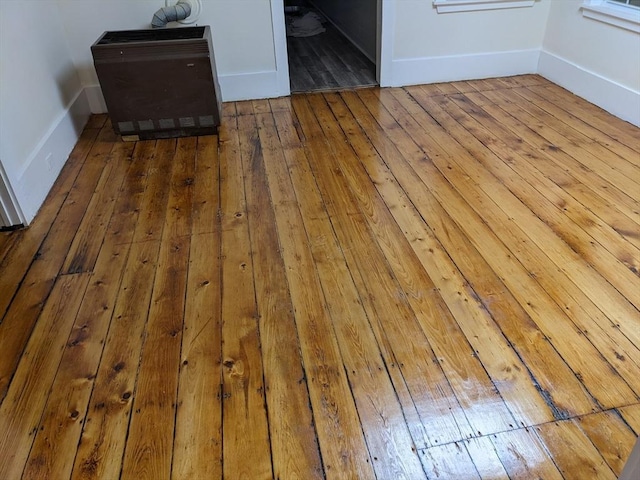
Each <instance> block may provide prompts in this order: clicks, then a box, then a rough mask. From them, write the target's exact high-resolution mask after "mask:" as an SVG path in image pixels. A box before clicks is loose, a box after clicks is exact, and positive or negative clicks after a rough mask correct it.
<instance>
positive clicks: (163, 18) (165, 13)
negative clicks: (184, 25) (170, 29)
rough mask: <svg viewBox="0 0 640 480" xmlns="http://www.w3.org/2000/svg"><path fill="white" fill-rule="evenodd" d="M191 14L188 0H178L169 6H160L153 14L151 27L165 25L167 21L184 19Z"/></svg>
mask: <svg viewBox="0 0 640 480" xmlns="http://www.w3.org/2000/svg"><path fill="white" fill-rule="evenodd" d="M189 15H191V4H190V3H189V1H188V0H178V3H176V4H175V5H171V6H169V7H162V8H160V9H158V11H157V12H156V13H154V14H153V19H152V20H151V27H152V28H162V27H166V26H167V23H169V22H176V21H178V20H184V19H185V18H187V17H188V16H189Z"/></svg>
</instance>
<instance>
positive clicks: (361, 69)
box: [284, 0, 381, 93]
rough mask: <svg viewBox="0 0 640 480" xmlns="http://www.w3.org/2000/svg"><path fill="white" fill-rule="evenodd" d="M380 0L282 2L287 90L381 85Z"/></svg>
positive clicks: (291, 0)
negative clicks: (379, 64) (379, 63)
mask: <svg viewBox="0 0 640 480" xmlns="http://www.w3.org/2000/svg"><path fill="white" fill-rule="evenodd" d="M378 10H379V5H378V0H357V1H353V2H339V1H336V0H314V1H310V0H286V1H285V2H284V11H285V30H286V48H287V60H288V64H289V81H290V90H291V92H294V93H295V92H312V91H321V90H340V89H348V88H358V87H366V86H373V85H378V84H379V75H378V72H379V68H378V62H379V58H380V55H379V50H380V48H379V44H380V41H379V34H380V31H381V28H380V13H379V11H378Z"/></svg>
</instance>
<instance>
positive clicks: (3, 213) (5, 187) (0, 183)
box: [0, 161, 26, 228]
mask: <svg viewBox="0 0 640 480" xmlns="http://www.w3.org/2000/svg"><path fill="white" fill-rule="evenodd" d="M16 225H26V222H25V220H24V215H23V214H22V210H20V206H19V205H18V199H17V198H16V196H15V194H14V193H13V190H12V188H11V184H10V183H9V178H8V177H7V173H6V172H5V170H4V167H3V166H2V161H0V228H5V227H13V226H16Z"/></svg>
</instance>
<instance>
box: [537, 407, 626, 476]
mask: <svg viewBox="0 0 640 480" xmlns="http://www.w3.org/2000/svg"><path fill="white" fill-rule="evenodd" d="M535 432H536V434H537V435H538V437H540V439H541V440H542V441H543V442H544V445H545V447H546V448H547V449H548V450H549V452H550V453H551V455H553V460H554V462H555V463H556V465H558V469H559V470H560V471H561V472H562V474H563V475H564V477H565V478H566V479H574V478H575V479H576V480H578V479H582V478H598V479H600V478H602V479H615V478H616V475H615V474H614V473H613V471H612V470H611V468H609V466H608V465H607V462H606V461H605V460H604V458H602V456H601V455H600V453H599V452H598V450H597V449H596V447H595V446H594V445H593V444H592V443H591V441H590V440H589V439H588V438H587V436H586V435H585V434H584V433H583V432H582V430H580V427H579V426H578V425H577V424H576V423H575V421H573V420H565V421H560V422H554V423H546V424H544V425H540V426H538V427H536V428H535Z"/></svg>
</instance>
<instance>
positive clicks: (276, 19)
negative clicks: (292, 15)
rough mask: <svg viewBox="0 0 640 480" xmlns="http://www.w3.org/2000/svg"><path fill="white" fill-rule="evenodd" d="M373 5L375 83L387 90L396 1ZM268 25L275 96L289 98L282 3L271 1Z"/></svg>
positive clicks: (390, 0) (389, 82)
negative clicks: (375, 21)
mask: <svg viewBox="0 0 640 480" xmlns="http://www.w3.org/2000/svg"><path fill="white" fill-rule="evenodd" d="M377 1H378V25H377V48H376V56H377V58H376V60H377V61H376V80H377V81H378V83H379V84H380V86H381V87H389V86H391V85H392V67H393V39H394V36H395V11H396V9H395V3H396V0H377ZM271 23H272V28H273V43H274V50H275V61H276V78H277V85H278V94H279V95H281V96H287V95H290V94H291V86H290V83H289V57H288V55H287V28H286V24H285V19H284V0H271Z"/></svg>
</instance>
